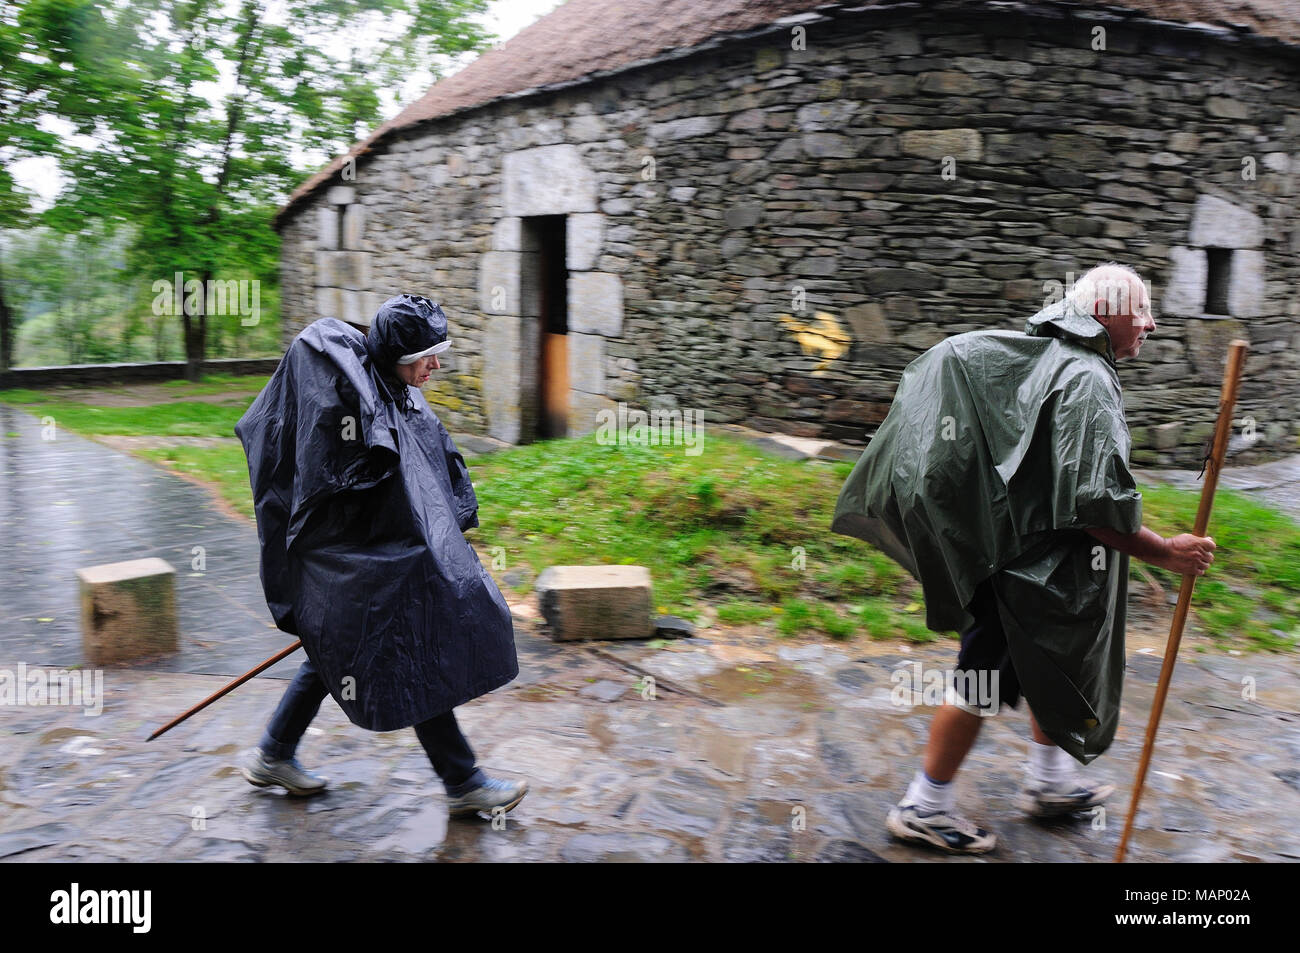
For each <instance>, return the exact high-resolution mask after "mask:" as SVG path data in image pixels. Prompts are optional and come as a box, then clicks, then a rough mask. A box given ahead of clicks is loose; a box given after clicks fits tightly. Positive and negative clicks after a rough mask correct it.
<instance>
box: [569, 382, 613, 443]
mask: <svg viewBox="0 0 1300 953" xmlns="http://www.w3.org/2000/svg"><path fill="white" fill-rule="evenodd" d="M602 411H609V412H610V413H613V414H617V413H618V404H617V403H616V402H615V401H613V400H611V399H610V398H608V397H605V396H602V395H601V394H588V393H586V392H584V391H580V390H571V391H569V421H568V430H567V433H568V436H570V437H585V436H587V435H588V434H592V433H595V432H596V430H597V428H598V427H599V426H600V424H601V421H602V420H608V419H609V418H608V417H607V416H606V417H602V416H601V413H602Z"/></svg>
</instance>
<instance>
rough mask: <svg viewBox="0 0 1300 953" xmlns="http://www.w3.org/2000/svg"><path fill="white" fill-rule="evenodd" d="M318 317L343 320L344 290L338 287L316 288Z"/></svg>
mask: <svg viewBox="0 0 1300 953" xmlns="http://www.w3.org/2000/svg"><path fill="white" fill-rule="evenodd" d="M316 317H317V318H338V319H339V320H340V321H342V320H343V292H341V291H340V290H339V289H338V288H319V287H318V288H317V289H316Z"/></svg>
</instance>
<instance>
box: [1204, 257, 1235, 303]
mask: <svg viewBox="0 0 1300 953" xmlns="http://www.w3.org/2000/svg"><path fill="white" fill-rule="evenodd" d="M1205 257H1206V275H1205V313H1206V314H1217V315H1228V314H1230V313H1231V312H1230V311H1229V310H1228V287H1229V283H1230V281H1231V278H1232V249H1231V248H1206V249H1205Z"/></svg>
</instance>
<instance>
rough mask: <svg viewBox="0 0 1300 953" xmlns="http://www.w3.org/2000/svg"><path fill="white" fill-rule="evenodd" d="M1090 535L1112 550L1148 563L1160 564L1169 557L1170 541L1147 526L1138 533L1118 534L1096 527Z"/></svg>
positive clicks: (1111, 530)
mask: <svg viewBox="0 0 1300 953" xmlns="http://www.w3.org/2000/svg"><path fill="white" fill-rule="evenodd" d="M1088 534H1089V535H1090V536H1092V537H1093V538H1095V539H1097V540H1099V541H1100V542H1102V543H1105V544H1106V545H1107V546H1109V547H1110V548H1111V549H1118V550H1119V551H1120V552H1121V553H1128V554H1129V555H1130V556H1132V557H1134V558H1136V559H1140V560H1142V561H1143V562H1146V563H1156V564H1158V563H1159V562H1160V561H1161V560H1162V559H1164V558H1165V557H1166V556H1168V555H1169V541H1168V540H1167V539H1165V538H1164V537H1163V536H1161V535H1159V534H1158V533H1154V532H1152V531H1151V530H1149V529H1147V528H1146V527H1145V526H1143V527H1142V528H1141V529H1140V530H1138V531H1137V532H1136V533H1117V532H1115V530H1113V529H1101V528H1100V527H1094V528H1090V529H1089V530H1088Z"/></svg>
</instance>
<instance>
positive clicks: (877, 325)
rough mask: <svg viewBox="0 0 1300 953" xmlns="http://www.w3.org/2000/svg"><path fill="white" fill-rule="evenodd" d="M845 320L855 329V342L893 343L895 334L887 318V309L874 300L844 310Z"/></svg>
mask: <svg viewBox="0 0 1300 953" xmlns="http://www.w3.org/2000/svg"><path fill="white" fill-rule="evenodd" d="M844 320H846V321H848V323H849V327H850V328H852V329H853V342H854V343H855V344H893V343H894V335H893V332H891V331H890V330H889V322H888V321H886V320H885V310H884V308H882V307H881V306H880V305H879V304H877V303H876V302H874V301H870V302H867V303H866V304H859V305H854V306H853V307H852V308H849V309H848V310H847V311H845V312H844Z"/></svg>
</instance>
